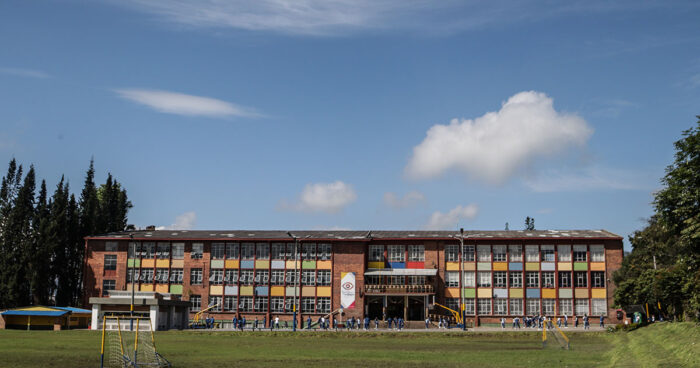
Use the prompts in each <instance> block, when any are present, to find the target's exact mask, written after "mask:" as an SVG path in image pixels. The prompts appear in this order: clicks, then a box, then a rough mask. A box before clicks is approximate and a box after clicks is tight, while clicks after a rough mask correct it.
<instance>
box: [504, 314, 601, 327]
mask: <svg viewBox="0 0 700 368" xmlns="http://www.w3.org/2000/svg"><path fill="white" fill-rule="evenodd" d="M581 321H582V322H583V329H584V330H588V329H590V328H591V322H590V317H588V315H587V314H584V315H583V317H582V318H581ZM562 322H563V327H564V328H568V327H569V316H567V315H566V314H565V315H564V317H563V318H562V317H557V320H556V323H557V327H559V328H561V327H562ZM573 322H574V327H575V328H578V326H579V316H573ZM523 324H524V326H525V327H526V328H537V329H540V330H541V329H542V326H543V325H546V327H547V328H554V326H553V325H552V317H545V316H531V317H529V316H526V317H523ZM600 327H605V317H604V316H600ZM501 328H502V329H505V328H506V319H505V318H501ZM512 328H514V329H515V328H517V329H519V328H520V317H515V318H513V327H512Z"/></svg>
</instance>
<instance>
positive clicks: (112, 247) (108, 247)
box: [105, 241, 119, 252]
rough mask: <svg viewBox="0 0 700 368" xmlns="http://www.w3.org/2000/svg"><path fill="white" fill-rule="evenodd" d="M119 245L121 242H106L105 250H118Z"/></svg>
mask: <svg viewBox="0 0 700 368" xmlns="http://www.w3.org/2000/svg"><path fill="white" fill-rule="evenodd" d="M118 245H119V243H117V242H110V241H108V242H105V252H116V251H117V246H118Z"/></svg>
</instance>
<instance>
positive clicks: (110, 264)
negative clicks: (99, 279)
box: [105, 254, 117, 271]
mask: <svg viewBox="0 0 700 368" xmlns="http://www.w3.org/2000/svg"><path fill="white" fill-rule="evenodd" d="M116 269H117V255H116V254H105V271H107V270H116Z"/></svg>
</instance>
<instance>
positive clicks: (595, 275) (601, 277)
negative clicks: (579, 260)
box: [591, 271, 605, 288]
mask: <svg viewBox="0 0 700 368" xmlns="http://www.w3.org/2000/svg"><path fill="white" fill-rule="evenodd" d="M591 286H592V287H594V288H604V287H605V272H603V271H592V272H591Z"/></svg>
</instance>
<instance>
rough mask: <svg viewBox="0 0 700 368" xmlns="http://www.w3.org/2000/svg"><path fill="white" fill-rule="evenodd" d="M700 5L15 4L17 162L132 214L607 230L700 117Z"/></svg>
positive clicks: (629, 214)
mask: <svg viewBox="0 0 700 368" xmlns="http://www.w3.org/2000/svg"><path fill="white" fill-rule="evenodd" d="M699 15H700V4H697V3H696V2H692V1H688V2H685V1H659V2H656V1H647V2H638V1H619V2H615V4H608V2H598V1H585V2H584V1H581V2H578V1H572V2H566V3H564V2H561V4H560V2H548V1H517V2H510V1H500V2H482V1H462V2H458V1H444V2H439V5H436V4H435V2H432V1H420V0H417V1H393V0H389V1H361V0H358V1H352V2H349V1H314V0H306V1H285V0H276V1H267V0H266V1H255V2H244V1H230V2H223V3H222V2H217V1H214V0H201V1H194V0H193V1H184V0H172V1H166V0H152V1H146V0H125V1H116V0H115V1H109V0H105V1H77V0H76V1H33V2H28V1H12V0H11V1H5V2H3V3H2V4H1V5H0V45H2V47H0V101H1V102H0V124H2V129H0V159H1V160H0V162H4V163H6V162H8V161H9V160H10V159H11V158H12V157H15V158H17V159H18V160H19V161H20V162H22V163H24V164H25V165H28V164H30V163H33V164H34V165H35V166H36V168H37V170H38V175H39V176H40V177H42V178H46V179H47V182H48V184H49V185H50V186H51V187H53V186H54V185H55V184H56V182H57V180H58V179H59V177H60V175H61V174H66V176H67V178H68V179H69V180H70V182H71V184H72V186H73V189H74V191H79V189H80V187H81V185H82V181H83V178H84V171H85V169H86V167H87V165H88V162H89V160H90V157H91V156H94V158H95V164H96V170H97V173H98V180H99V181H101V182H103V181H104V178H105V177H106V175H107V172H108V171H109V172H111V173H112V174H113V175H114V176H116V178H117V179H118V180H119V181H121V182H122V183H123V184H124V185H125V187H126V188H127V190H128V194H129V197H130V199H131V200H132V202H133V203H134V205H135V206H134V208H133V210H132V212H131V213H130V222H132V223H134V224H136V225H137V226H145V225H149V224H154V225H157V226H164V227H167V228H183V227H184V228H193V229H236V228H250V229H331V228H343V229H423V228H436V229H437V228H440V229H456V228H459V227H464V228H467V229H503V227H504V225H505V223H506V222H508V223H509V224H510V228H511V229H521V228H522V227H523V221H524V218H525V217H526V216H532V217H534V218H535V219H536V227H537V228H538V229H574V228H576V229H599V228H604V229H607V230H609V231H612V232H615V233H617V234H620V235H622V236H625V237H626V236H627V235H629V234H630V233H631V232H632V231H634V230H635V229H638V228H641V227H642V226H643V224H644V222H643V221H644V220H643V219H644V218H645V217H648V216H649V215H650V214H651V213H652V206H651V204H650V202H651V201H652V193H653V191H654V190H656V189H658V188H659V178H660V177H661V176H662V175H663V173H664V168H665V166H666V165H668V164H669V163H670V162H671V160H672V157H673V146H672V143H673V142H674V141H675V140H677V139H678V138H679V137H680V135H681V131H682V130H684V129H687V128H689V127H691V126H692V125H693V124H694V122H695V120H696V118H695V115H698V114H700V110H699V109H698V107H699V105H700V27H698V25H697V19H698V16H699Z"/></svg>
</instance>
